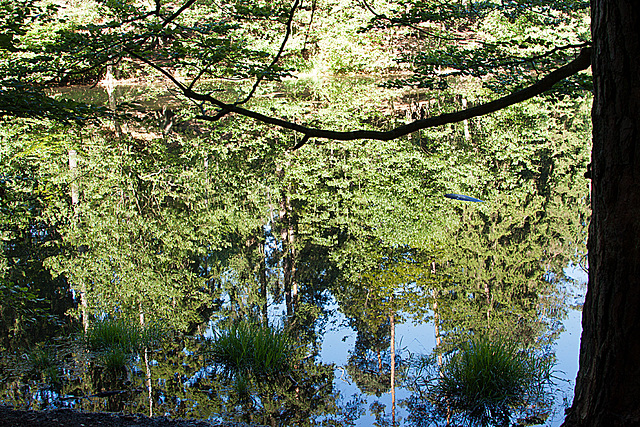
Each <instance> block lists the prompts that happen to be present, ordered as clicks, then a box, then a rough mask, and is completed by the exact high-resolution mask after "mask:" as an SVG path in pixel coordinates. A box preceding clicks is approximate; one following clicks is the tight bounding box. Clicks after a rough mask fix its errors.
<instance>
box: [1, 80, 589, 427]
mask: <svg viewBox="0 0 640 427" xmlns="http://www.w3.org/2000/svg"><path fill="white" fill-rule="evenodd" d="M211 85H212V86H211V88H210V90H212V91H217V92H219V93H223V94H224V95H223V96H226V97H227V98H228V99H230V100H232V99H236V98H237V97H238V96H239V95H238V94H236V93H235V91H236V89H235V86H232V85H229V84H222V83H220V84H218V86H216V83H212V84H211ZM108 89H109V90H104V89H102V88H100V87H98V88H94V89H88V90H87V89H85V90H77V88H72V89H70V90H66V91H62V93H63V94H64V96H67V97H72V98H75V99H77V100H81V101H83V102H92V103H95V104H98V105H110V106H111V107H115V106H116V105H118V104H119V105H120V107H119V110H120V111H122V112H123V114H122V115H121V116H119V117H116V118H112V119H109V120H107V121H105V122H103V123H102V124H101V125H97V124H94V125H90V126H87V127H86V128H84V129H73V130H63V131H60V130H59V129H51V130H44V131H43V130H38V129H28V131H29V132H31V133H30V134H29V136H25V135H27V133H25V132H24V130H21V129H20V128H16V129H14V130H12V132H13V134H12V135H13V136H12V137H13V138H14V139H13V140H14V141H16V142H15V146H14V151H13V152H11V151H10V150H9V151H7V150H5V151H4V152H3V153H2V157H0V160H2V161H3V162H4V164H3V180H2V182H1V185H2V194H3V195H8V196H5V200H6V201H7V203H5V205H3V211H2V213H3V217H2V220H3V230H6V231H5V232H4V233H5V234H3V241H2V244H3V263H2V264H1V265H0V267H2V269H3V270H2V273H3V279H2V280H3V281H2V286H3V288H2V290H3V296H4V301H5V302H3V304H5V305H3V308H2V309H3V311H2V316H3V317H2V322H3V325H2V327H3V328H4V335H6V339H4V340H3V341H2V353H3V357H2V360H1V362H0V363H1V364H2V383H1V386H0V402H2V403H7V404H12V405H15V406H16V407H20V408H32V409H45V408H52V407H74V408H78V409H82V410H86V411H123V412H130V413H142V414H146V415H167V416H171V417H182V418H202V419H214V420H242V421H248V422H255V423H258V424H265V425H274V426H275V425H282V426H287V425H327V426H329V425H356V426H369V425H380V426H383V425H385V426H386V425H399V426H427V425H447V423H448V422H449V423H453V424H454V425H473V424H478V425H482V424H484V425H510V424H516V425H549V426H556V425H559V424H560V423H561V422H562V419H563V411H564V409H565V408H566V407H568V406H569V405H570V403H571V399H572V388H573V381H574V379H575V374H576V372H577V358H578V350H579V348H578V346H579V338H580V331H581V329H580V317H581V307H582V302H583V297H584V289H585V285H584V282H585V281H586V279H585V273H584V269H583V267H581V264H582V263H583V261H584V254H585V247H584V245H585V239H586V231H587V230H586V227H587V223H588V216H589V212H588V181H587V180H586V179H585V178H584V176H583V174H584V172H585V171H586V164H587V163H588V160H587V158H588V153H589V149H590V146H589V145H588V144H587V143H586V142H585V141H588V140H589V136H588V135H589V132H590V129H589V126H588V122H589V120H588V107H587V101H585V100H571V99H569V100H564V101H563V102H562V103H559V104H558V105H551V104H550V103H548V102H546V101H545V100H539V101H536V102H531V103H529V104H526V105H523V106H516V107H514V108H512V109H509V110H507V111H505V112H501V113H499V114H496V115H495V116H492V117H488V118H478V119H474V120H472V121H469V122H465V123H460V124H456V125H450V126H447V127H445V128H441V129H435V130H427V131H423V132H420V133H416V134H414V135H411V136H410V137H408V138H405V139H402V140H399V141H392V142H384V143H383V142H371V141H355V142H328V141H317V142H310V143H309V144H307V145H305V146H303V147H301V148H297V149H295V150H292V147H295V146H296V145H297V143H298V142H299V137H298V136H296V135H294V134H292V133H290V132H286V131H280V130H277V129H273V128H269V127H267V126H263V125H260V124H257V123H255V122H252V121H249V120H244V119H242V118H238V117H226V118H224V119H222V120H220V121H219V122H216V123H213V124H209V123H204V122H201V121H198V120H195V119H194V116H196V115H197V114H198V113H199V110H198V106H190V105H188V104H185V103H184V102H183V101H181V100H180V99H179V97H177V96H176V95H173V94H171V93H168V92H167V91H166V90H165V89H164V88H156V89H150V88H148V87H140V86H128V87H124V86H120V87H114V88H108ZM252 102H253V103H252V104H250V105H251V107H252V108H254V109H256V110H258V111H262V112H264V113H267V114H275V115H278V116H281V117H289V118H295V120H297V121H299V122H302V123H306V124H310V125H313V126H319V127H322V126H324V127H331V128H334V129H338V128H340V129H353V128H354V127H367V126H370V127H373V128H377V129H379V128H385V127H389V126H392V125H394V124H400V123H404V122H405V121H406V120H411V119H415V118H418V117H425V116H428V115H436V114H439V113H441V112H446V111H450V110H452V109H456V108H458V106H459V105H460V104H461V97H460V96H459V95H446V96H445V95H438V96H437V95H434V94H431V93H429V92H427V91H414V92H401V91H392V90H387V91H385V90H382V89H380V88H378V87H377V86H376V82H375V81H374V80H372V79H364V78H363V79H343V80H339V79H337V80H332V81H318V80H313V79H309V80H308V81H305V80H302V81H299V82H296V83H293V82H288V83H286V82H285V83H284V84H280V85H272V86H268V85H267V86H266V89H265V90H264V91H263V92H262V93H261V94H260V96H258V97H256V99H255V100H254V101H252ZM464 102H465V103H466V102H467V99H466V98H465V100H464ZM21 132H22V133H21ZM34 141H35V142H34ZM44 141H47V142H44ZM51 141H54V142H53V143H52V142H51ZM8 159H11V160H8ZM445 194H462V195H468V196H470V197H473V198H476V199H479V200H482V202H473V201H467V200H458V199H455V198H448V197H445ZM9 202H11V203H9ZM225 340H226V341H225ZM469 343H472V345H471V344H469ZM485 344H487V345H490V347H487V348H489V350H487V351H486V352H487V353H489V354H494V355H495V354H498V353H500V352H501V351H504V354H505V358H506V359H505V360H507V362H508V363H507V364H506V365H505V366H503V367H502V368H496V370H495V371H494V374H493V376H492V378H490V379H489V380H490V381H489V380H487V381H488V382H487V384H485V385H483V389H484V390H485V391H486V390H490V389H491V387H492V385H491V384H493V386H495V384H498V386H497V387H498V388H502V389H505V388H506V387H507V385H506V384H508V383H506V382H499V381H495V379H496V378H499V379H501V380H502V379H508V378H507V377H509V376H510V375H513V377H514V378H515V379H514V381H515V382H513V384H514V385H513V390H512V392H510V394H509V396H506V397H503V400H500V402H498V403H491V402H492V401H496V399H494V398H492V397H487V398H486V399H485V400H484V401H483V402H484V403H482V405H485V406H481V408H483V409H478V407H474V406H473V405H474V404H476V403H473V402H472V403H469V400H468V399H467V398H466V397H464V393H463V394H461V395H458V394H456V393H457V391H455V390H454V391H452V389H448V388H446V384H445V381H444V380H443V379H452V381H454V382H455V381H457V383H455V384H457V385H456V387H457V388H456V390H461V389H463V388H464V384H465V382H464V381H470V382H475V383H477V382H478V381H480V380H479V379H478V378H479V377H475V376H472V374H470V373H469V372H471V368H469V366H470V365H468V364H467V365H465V364H464V363H467V362H465V361H468V360H471V359H466V358H465V357H466V356H465V355H469V354H472V353H473V351H476V350H477V351H478V352H480V350H478V349H482V348H485V347H483V345H485ZM491 346H493V347H491ZM483 351H484V350H483ZM486 360H488V361H486V363H487V365H485V368H483V369H484V371H487V369H488V368H487V367H489V368H491V369H493V367H495V366H497V365H499V364H500V363H502V361H500V360H495V359H491V358H489V359H486ZM482 363H485V362H482ZM456 366H458V367H460V366H465V367H466V368H465V369H466V370H464V369H461V368H460V369H457V368H455V367H456ZM467 368H469V369H467ZM456 369H457V370H456ZM500 369H502V370H500ZM481 371H482V369H481ZM469 378H471V379H469ZM485 380H486V379H485ZM489 383H491V384H489ZM467 384H468V383H467ZM461 396H462V397H461ZM465 399H467V400H465ZM492 399H493V400H492ZM498 400H499V399H498ZM465 405H466V406H465ZM470 405H471V406H470ZM450 425H451V424H450Z"/></svg>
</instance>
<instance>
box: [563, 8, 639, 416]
mask: <svg viewBox="0 0 640 427" xmlns="http://www.w3.org/2000/svg"><path fill="white" fill-rule="evenodd" d="M591 3H592V4H591V6H592V33H593V40H594V55H593V75H594V93H595V98H594V104H593V112H592V114H593V154H592V201H591V203H592V209H593V216H592V219H591V225H590V230H589V243H588V247H589V288H588V291H587V296H586V301H585V305H584V310H583V317H582V325H583V332H582V341H581V346H580V370H579V372H578V377H577V380H576V393H575V399H574V403H573V406H572V407H571V410H570V412H569V414H568V416H567V418H566V420H565V425H566V426H574V425H578V426H636V425H640V144H639V143H638V139H639V137H640V27H639V26H640V2H638V1H636V0H615V1H614V0H592V2H591Z"/></svg>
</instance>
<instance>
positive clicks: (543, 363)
mask: <svg viewBox="0 0 640 427" xmlns="http://www.w3.org/2000/svg"><path fill="white" fill-rule="evenodd" d="M551 368H552V361H551V358H550V357H548V356H540V355H537V354H535V352H533V351H532V350H521V349H518V347H517V346H516V345H515V344H514V343H513V342H512V341H509V340H505V339H497V338H496V339H492V340H489V339H483V338H477V337H474V338H473V339H471V340H470V341H468V342H467V343H465V344H463V345H462V346H461V348H460V350H459V351H458V352H456V353H455V354H453V355H452V356H450V357H449V358H448V359H447V360H446V361H445V362H444V363H443V365H442V368H441V369H440V375H439V377H438V378H436V379H434V380H433V381H432V382H431V384H430V385H429V387H428V393H427V396H428V399H429V400H430V401H431V403H432V404H434V406H435V407H436V408H437V409H438V410H439V412H441V413H443V414H446V415H447V417H448V418H449V417H451V416H454V417H458V418H462V419H464V421H466V423H467V424H471V425H481V426H487V425H508V424H509V420H510V417H511V414H512V412H513V411H514V410H515V409H518V408H523V407H525V406H528V405H536V403H540V402H541V401H542V400H543V399H544V392H545V390H546V389H547V388H548V386H549V385H550V384H551Z"/></svg>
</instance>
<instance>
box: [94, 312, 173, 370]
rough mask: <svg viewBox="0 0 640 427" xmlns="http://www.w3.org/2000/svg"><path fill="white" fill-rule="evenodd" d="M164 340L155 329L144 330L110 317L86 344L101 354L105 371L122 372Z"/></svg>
mask: <svg viewBox="0 0 640 427" xmlns="http://www.w3.org/2000/svg"><path fill="white" fill-rule="evenodd" d="M161 336H162V333H161V332H160V330H159V329H158V328H157V327H155V326H149V327H143V326H141V325H140V324H138V323H135V322H130V321H127V320H125V319H114V318H110V317H106V318H104V319H99V320H96V321H95V322H94V323H93V324H92V325H91V326H90V327H89V330H88V331H87V333H86V334H85V340H86V342H87V346H88V347H89V349H90V350H92V351H94V352H96V353H98V355H99V359H100V360H101V361H102V365H103V366H104V367H105V368H110V369H118V368H121V367H123V366H125V365H126V363H127V361H128V360H129V358H130V357H131V356H132V355H133V354H135V353H138V352H140V351H142V350H144V349H145V348H149V347H153V346H154V345H155V344H157V342H158V341H159V340H160V339H161Z"/></svg>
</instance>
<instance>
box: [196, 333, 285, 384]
mask: <svg viewBox="0 0 640 427" xmlns="http://www.w3.org/2000/svg"><path fill="white" fill-rule="evenodd" d="M208 353H209V355H210V357H211V358H212V359H213V361H214V362H215V363H217V364H219V365H222V366H223V367H224V368H225V370H226V372H227V373H228V374H229V375H230V376H240V377H244V376H245V375H249V376H256V377H270V376H272V375H277V374H281V373H284V372H286V371H287V370H288V369H290V368H291V360H292V357H293V356H294V353H295V347H294V345H293V342H292V340H291V338H290V337H289V335H288V334H287V333H286V332H285V331H284V330H282V329H277V328H275V327H272V326H267V325H262V324H258V323H253V322H247V321H240V322H237V323H234V324H232V325H231V326H229V327H228V328H226V329H224V330H223V331H221V332H219V333H218V334H217V336H216V337H215V338H214V339H213V340H212V342H211V344H210V345H209V348H208Z"/></svg>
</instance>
